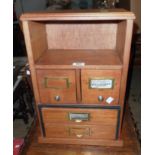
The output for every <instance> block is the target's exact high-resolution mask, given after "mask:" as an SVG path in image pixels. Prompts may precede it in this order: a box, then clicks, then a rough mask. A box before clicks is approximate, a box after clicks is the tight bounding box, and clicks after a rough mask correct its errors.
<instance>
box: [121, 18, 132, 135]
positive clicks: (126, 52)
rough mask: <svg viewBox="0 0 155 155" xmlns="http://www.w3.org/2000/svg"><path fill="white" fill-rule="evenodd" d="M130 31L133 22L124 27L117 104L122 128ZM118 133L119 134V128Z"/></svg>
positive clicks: (128, 21)
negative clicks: (121, 69)
mask: <svg viewBox="0 0 155 155" xmlns="http://www.w3.org/2000/svg"><path fill="white" fill-rule="evenodd" d="M132 31H133V20H127V27H126V32H125V46H124V55H123V72H122V79H121V87H120V102H119V103H120V105H121V109H122V110H121V119H120V123H121V125H120V126H122V118H123V109H124V99H125V93H126V83H127V75H128V67H129V60H130V48H131V39H132ZM119 132H120V134H121V128H120V131H119ZM120 136H121V135H120Z"/></svg>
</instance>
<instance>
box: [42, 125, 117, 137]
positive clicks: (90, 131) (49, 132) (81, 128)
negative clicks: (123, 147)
mask: <svg viewBox="0 0 155 155" xmlns="http://www.w3.org/2000/svg"><path fill="white" fill-rule="evenodd" d="M44 127H45V136H46V137H47V138H88V139H89V138H90V139H116V126H102V125H71V124H64V125H62V124H61V125H59V124H45V125H44Z"/></svg>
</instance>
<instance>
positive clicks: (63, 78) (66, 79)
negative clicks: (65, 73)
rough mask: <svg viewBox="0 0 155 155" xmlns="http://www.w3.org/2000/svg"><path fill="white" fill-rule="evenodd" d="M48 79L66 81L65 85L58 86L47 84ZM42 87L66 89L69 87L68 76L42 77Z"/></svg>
mask: <svg viewBox="0 0 155 155" xmlns="http://www.w3.org/2000/svg"><path fill="white" fill-rule="evenodd" d="M49 80H64V81H65V82H66V87H59V86H49V85H48V82H49ZM44 87H45V88H51V89H66V88H67V89H68V88H70V82H69V78H66V77H44Z"/></svg>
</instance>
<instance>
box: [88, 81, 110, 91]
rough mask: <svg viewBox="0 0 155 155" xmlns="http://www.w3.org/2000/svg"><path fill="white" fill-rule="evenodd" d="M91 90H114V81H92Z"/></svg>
mask: <svg viewBox="0 0 155 155" xmlns="http://www.w3.org/2000/svg"><path fill="white" fill-rule="evenodd" d="M90 88H97V89H111V88H113V80H112V79H91V80H90Z"/></svg>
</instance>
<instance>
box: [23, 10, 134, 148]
mask: <svg viewBox="0 0 155 155" xmlns="http://www.w3.org/2000/svg"><path fill="white" fill-rule="evenodd" d="M134 18H135V16H134V14H133V13H131V12H128V11H125V10H120V9H118V10H117V9H113V10H82V11H76V12H73V11H69V10H68V11H62V12H60V11H57V12H51V13H49V12H48V13H47V12H46V13H26V14H23V15H22V16H21V21H22V24H23V31H24V37H25V42H26V47H27V54H28V60H29V64H30V70H31V77H32V82H33V89H34V94H35V100H36V110H37V114H38V120H39V123H40V131H41V135H38V140H39V142H43V143H61V144H87V145H104V146H121V145H122V144H123V143H122V140H121V126H122V118H123V107H124V97H125V90H126V81H127V73H128V65H129V56H130V45H131V38H132V28H133V20H134Z"/></svg>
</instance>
